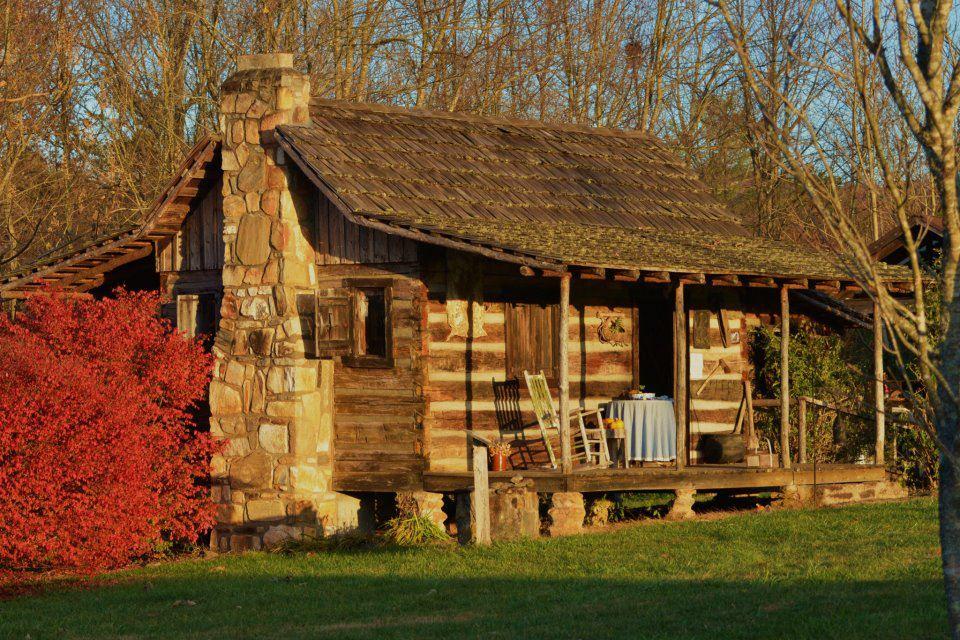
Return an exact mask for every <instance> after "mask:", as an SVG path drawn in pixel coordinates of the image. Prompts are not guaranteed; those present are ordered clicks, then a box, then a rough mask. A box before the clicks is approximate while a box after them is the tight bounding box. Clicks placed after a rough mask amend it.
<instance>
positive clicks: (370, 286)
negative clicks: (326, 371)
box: [315, 280, 393, 367]
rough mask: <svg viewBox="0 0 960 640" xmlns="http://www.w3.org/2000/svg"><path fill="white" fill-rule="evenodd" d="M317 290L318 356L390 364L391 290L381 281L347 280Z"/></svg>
mask: <svg viewBox="0 0 960 640" xmlns="http://www.w3.org/2000/svg"><path fill="white" fill-rule="evenodd" d="M345 284H347V285H348V286H347V287H346V288H343V289H328V290H325V291H320V292H318V294H317V306H316V312H315V318H316V320H315V323H316V345H317V346H316V353H317V356H318V357H321V358H323V357H334V356H341V357H342V358H343V362H344V364H346V365H348V366H354V367H391V366H393V331H392V323H391V317H390V302H391V290H390V285H389V283H386V282H382V281H364V280H350V281H348V282H347V283H345Z"/></svg>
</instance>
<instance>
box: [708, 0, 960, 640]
mask: <svg viewBox="0 0 960 640" xmlns="http://www.w3.org/2000/svg"><path fill="white" fill-rule="evenodd" d="M835 1H836V4H834V5H832V6H831V5H824V6H819V8H821V9H822V10H823V11H824V12H825V13H826V12H828V11H831V10H832V12H831V13H832V16H833V17H834V20H835V21H836V22H837V23H839V24H841V25H843V26H845V27H846V31H847V32H848V33H849V37H848V38H847V39H846V40H845V44H846V46H847V47H849V49H850V52H851V54H852V58H853V60H855V61H857V62H856V63H855V64H852V65H850V66H849V67H848V68H843V67H839V66H836V65H832V64H831V60H829V59H828V58H827V57H826V56H821V57H819V58H818V59H816V60H814V61H812V62H811V64H814V65H816V66H817V67H818V68H820V69H825V70H828V72H829V73H830V74H831V75H833V76H834V77H835V78H837V79H839V80H842V81H845V82H850V83H852V85H853V86H854V87H855V90H856V92H857V94H858V96H859V99H860V104H859V107H860V110H861V112H862V123H863V125H864V126H865V127H866V130H867V133H866V135H867V138H868V140H869V141H870V144H871V149H872V153H873V154H874V155H873V157H872V160H871V161H873V162H875V163H876V166H877V167H878V168H879V173H880V175H879V176H878V179H879V180H880V181H882V182H881V184H882V185H883V189H884V195H885V196H886V197H887V198H889V200H890V201H891V202H892V203H893V210H894V211H893V213H894V217H895V219H896V222H897V224H898V225H899V227H900V230H901V232H902V234H903V236H904V238H905V242H906V247H907V252H908V255H909V267H910V269H911V271H912V279H913V297H912V299H911V300H910V301H909V303H904V302H902V301H900V300H898V299H897V298H895V297H894V296H892V295H891V294H890V293H889V292H888V290H887V288H886V287H885V286H884V284H883V282H882V279H881V277H880V273H879V270H878V269H877V266H876V265H875V264H874V263H873V261H872V260H871V257H870V255H869V252H868V250H867V246H866V241H865V239H864V237H863V235H862V234H861V233H860V232H859V230H858V228H857V224H856V220H855V219H854V218H853V217H852V216H851V212H850V210H849V208H848V207H847V206H846V205H847V203H846V201H845V199H844V198H843V186H844V185H843V183H842V181H841V178H840V176H841V175H842V174H843V169H842V167H841V166H840V165H839V162H838V161H837V159H836V158H835V157H834V156H833V155H832V154H831V153H830V147H831V146H832V145H831V144H830V141H829V140H828V138H829V137H830V136H829V135H825V132H824V129H823V128H822V127H821V126H819V124H820V123H818V122H816V120H815V118H814V117H812V115H811V113H810V111H809V110H808V109H807V107H806V106H805V105H803V104H798V103H796V102H794V101H793V100H791V99H790V97H789V96H786V95H784V94H783V93H782V92H780V93H779V94H778V98H779V99H782V104H783V105H784V108H786V109H787V110H788V111H789V112H790V113H791V115H792V116H793V117H795V118H797V119H798V122H799V123H800V124H801V125H802V132H803V136H802V142H798V137H797V136H796V134H795V132H792V131H787V130H785V129H784V128H782V127H780V126H777V127H775V129H774V131H775V133H776V135H775V136H774V138H773V142H774V143H775V145H776V146H775V148H773V149H771V150H770V151H769V152H768V156H769V157H770V158H771V160H772V161H773V162H776V163H777V164H778V165H780V166H782V167H784V169H785V170H788V171H789V172H790V174H791V175H792V176H793V177H794V179H796V181H797V182H798V184H801V185H802V186H803V188H804V191H805V193H806V195H807V196H808V198H809V200H810V202H811V203H812V205H813V206H814V207H815V208H816V211H817V213H818V214H819V216H820V217H821V219H822V220H823V221H824V222H825V223H826V224H827V228H828V230H829V232H830V235H831V239H832V241H833V242H834V244H835V246H836V248H837V249H838V251H839V252H840V255H841V257H842V258H843V259H844V260H845V261H846V264H847V267H848V268H849V270H850V272H851V273H852V274H853V275H854V276H855V277H856V279H857V280H858V282H860V283H861V285H862V286H863V288H864V290H865V291H867V292H868V293H869V295H870V296H871V298H872V299H873V300H874V303H875V309H876V312H877V313H879V314H880V315H881V317H882V318H883V322H884V326H885V330H886V333H887V335H888V338H889V339H888V345H889V348H890V349H891V351H892V353H893V356H894V358H895V360H896V362H897V363H898V364H899V366H900V368H901V370H902V373H904V375H903V379H904V380H905V381H906V383H907V384H908V385H910V379H911V378H910V376H909V375H906V369H907V361H908V358H910V359H913V360H915V361H916V362H917V364H918V370H919V374H920V375H919V378H920V380H919V382H920V385H921V387H922V389H923V390H924V391H926V393H925V394H921V393H919V391H920V390H919V389H917V388H913V389H912V391H913V392H914V393H915V394H916V395H917V396H918V397H922V398H924V399H926V400H928V401H929V402H930V403H931V404H932V408H933V415H934V418H933V428H934V430H935V431H934V434H933V435H934V436H935V437H936V441H937V443H938V445H939V447H940V452H941V465H940V474H941V475H940V531H941V548H942V558H943V571H944V579H945V584H946V593H947V601H948V611H949V616H950V622H951V628H952V634H953V637H954V638H960V582H958V580H960V487H958V478H960V476H958V471H960V469H958V466H957V465H958V462H960V457H958V454H960V439H958V421H960V406H958V393H960V286H958V284H960V283H958V265H960V212H958V195H957V194H958V182H957V179H958V168H957V164H956V141H955V132H956V126H957V111H958V108H960V59H958V52H957V49H956V46H955V45H956V43H955V42H954V41H953V39H952V34H951V24H950V11H951V9H952V2H949V1H948V2H927V1H923V0H894V2H893V6H892V7H888V6H886V5H885V4H884V3H881V2H880V0H873V2H872V4H871V5H868V6H867V7H865V8H861V7H858V6H854V5H853V4H851V3H849V2H846V1H845V0H835ZM718 6H719V7H720V8H721V10H722V13H723V16H724V19H725V21H726V23H727V25H728V27H729V30H730V34H731V42H732V43H733V45H734V48H735V49H736V51H737V54H738V59H739V61H740V63H741V67H742V70H743V74H744V77H745V78H746V82H747V86H748V87H749V90H750V92H751V93H752V94H753V95H754V96H757V95H762V94H765V93H769V92H776V91H778V88H777V87H776V86H773V85H772V84H771V83H770V82H768V81H767V80H766V78H765V76H764V74H763V73H762V71H761V70H760V69H758V68H757V66H756V65H755V64H754V61H753V58H752V55H751V51H750V37H749V34H748V32H747V31H745V30H744V28H743V22H742V21H741V20H738V18H737V13H736V10H734V9H733V8H732V6H731V3H730V2H729V0H719V2H718ZM864 53H865V54H867V55H866V56H864V55H863V54H864ZM791 55H793V53H792V52H791ZM860 61H863V62H864V63H867V62H869V64H872V65H876V69H877V73H878V74H879V77H880V78H882V81H883V85H884V87H885V88H886V94H887V96H888V99H889V101H890V104H892V105H893V107H894V108H895V109H896V112H897V114H898V115H899V118H900V119H901V121H902V122H903V123H904V125H905V129H906V130H907V131H908V132H909V133H910V135H911V136H912V141H913V142H914V143H915V144H916V145H917V146H918V148H919V149H920V150H921V151H922V154H923V158H924V160H925V165H926V178H927V179H928V180H929V181H930V183H931V184H932V185H933V187H934V192H935V195H936V198H935V200H934V206H935V209H934V211H935V212H936V214H937V215H939V216H940V217H941V218H942V219H943V222H944V225H945V228H946V237H945V242H944V251H943V256H942V260H941V264H940V267H939V272H938V273H937V274H936V278H937V283H936V284H937V288H938V289H939V290H940V292H941V294H942V296H943V302H942V313H941V319H940V321H941V326H931V325H930V323H929V319H928V317H927V313H926V308H927V305H926V302H927V301H926V300H925V286H926V283H925V282H924V270H923V266H922V264H921V259H920V255H919V251H918V246H917V239H916V238H915V237H914V235H913V233H912V231H911V221H910V216H909V206H908V205H909V201H910V195H909V192H908V190H907V189H905V187H904V185H905V180H904V176H902V175H899V174H898V173H897V168H898V167H897V165H896V164H895V163H894V162H893V161H892V158H891V149H890V148H889V147H888V146H886V145H883V144H879V142H880V141H882V140H885V139H886V136H885V132H884V131H883V129H882V123H881V115H880V110H879V109H877V105H876V100H875V95H876V94H875V93H873V92H872V89H873V84H872V83H871V82H870V73H869V71H868V70H867V69H866V65H865V64H861V63H860ZM765 117H766V115H765ZM938 334H939V335H942V336H943V341H942V344H939V343H938V342H937V341H936V339H935V337H936V336H937V335H938Z"/></svg>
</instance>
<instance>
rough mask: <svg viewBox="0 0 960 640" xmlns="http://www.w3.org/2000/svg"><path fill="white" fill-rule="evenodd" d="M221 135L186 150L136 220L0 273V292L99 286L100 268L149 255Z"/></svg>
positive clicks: (171, 229) (210, 163) (173, 227)
mask: <svg viewBox="0 0 960 640" xmlns="http://www.w3.org/2000/svg"><path fill="white" fill-rule="evenodd" d="M219 152H220V141H219V138H217V137H215V136H209V135H208V136H204V137H203V138H202V139H201V140H200V141H199V142H197V144H196V145H194V147H193V148H192V149H191V150H190V151H189V153H187V156H186V158H184V161H183V163H182V164H181V165H180V167H179V168H178V170H177V172H176V173H175V174H174V177H173V178H172V179H171V180H170V182H169V183H168V184H167V186H166V188H165V189H164V190H163V192H162V193H161V194H160V196H158V197H157V199H156V200H155V202H154V204H153V206H152V207H151V208H150V210H149V212H148V213H147V215H146V217H145V219H144V222H143V223H142V224H140V225H139V226H135V227H129V228H126V229H123V230H121V231H119V232H117V233H114V234H111V235H108V236H104V237H102V238H99V239H97V240H95V241H94V242H92V243H90V244H87V245H86V246H83V247H81V248H79V249H75V250H72V251H68V252H65V253H58V254H55V255H51V256H48V257H46V258H44V259H43V260H41V261H39V262H37V263H34V264H33V265H31V266H30V267H28V268H27V269H25V270H23V271H20V272H18V273H14V274H11V275H7V276H6V277H4V278H2V279H0V297H4V298H19V297H24V296H28V295H30V294H32V293H33V292H35V291H38V290H39V289H40V288H41V287H42V286H44V285H53V286H57V287H60V288H63V289H65V290H70V291H74V292H85V291H88V290H90V289H93V288H94V287H96V286H98V285H99V284H100V283H101V282H102V280H103V274H105V273H107V272H108V271H111V270H113V269H116V268H118V267H121V266H123V265H125V264H127V263H130V262H133V261H134V260H138V259H140V258H144V257H147V256H149V255H151V254H152V253H153V251H154V248H155V246H156V245H157V244H158V243H161V242H163V241H165V240H167V239H169V238H171V237H173V236H174V235H175V234H176V233H177V230H178V229H180V226H181V225H182V224H183V220H184V218H185V217H186V215H187V214H188V213H189V212H190V202H191V200H192V199H193V198H194V197H195V196H196V195H197V194H198V192H199V189H200V187H201V184H202V183H203V182H204V180H206V179H207V177H208V175H209V172H210V170H211V169H212V168H214V167H216V168H217V169H218V170H219V160H218V158H217V156H218V154H219Z"/></svg>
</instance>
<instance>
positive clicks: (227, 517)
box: [210, 53, 341, 551]
mask: <svg viewBox="0 0 960 640" xmlns="http://www.w3.org/2000/svg"><path fill="white" fill-rule="evenodd" d="M309 98H310V81H309V79H308V78H307V76H306V75H304V74H303V73H300V72H299V71H296V70H295V69H294V68H293V56H292V55H290V54H284V53H280V54H267V55H251V56H243V57H241V59H240V61H239V64H238V68H237V71H236V72H235V73H234V74H233V75H231V76H230V77H229V78H228V79H227V80H226V81H225V82H224V83H223V86H222V87H221V102H220V134H221V137H222V141H223V143H222V168H223V239H224V243H225V252H224V253H225V257H224V262H225V264H224V268H223V304H222V307H221V319H220V325H219V327H218V331H217V337H216V340H215V343H214V356H215V358H216V361H215V362H216V364H215V367H214V375H213V381H212V382H211V384H210V410H211V430H212V432H213V434H214V435H215V436H216V437H218V438H221V439H222V440H223V441H224V449H223V452H222V454H221V455H218V456H215V458H214V461H213V477H214V487H213V496H214V499H215V500H216V502H217V503H218V513H217V518H218V524H217V527H216V529H215V531H214V534H213V537H212V540H211V545H212V546H213V548H214V549H219V550H221V551H227V550H244V549H251V548H253V549H256V548H260V546H261V545H264V544H267V545H269V544H271V543H273V542H277V541H279V540H281V539H282V538H284V537H287V536H298V535H300V534H303V533H306V534H308V535H316V534H319V533H321V529H323V528H328V529H329V528H333V527H337V526H339V525H340V524H341V523H339V522H337V515H336V514H337V501H338V499H337V496H336V494H334V493H333V492H332V491H331V489H330V478H331V468H332V462H331V456H332V451H331V448H330V447H331V444H330V442H331V437H332V436H331V434H332V413H333V409H332V376H333V371H332V364H331V362H330V361H329V360H325V361H319V360H316V359H312V358H307V356H306V353H305V352H306V347H307V345H306V344H305V342H304V338H303V335H302V330H301V321H300V315H299V313H298V302H299V303H300V306H301V310H303V309H308V308H310V302H311V301H312V296H313V295H314V289H315V288H316V287H315V285H316V271H315V266H314V264H315V260H314V249H313V247H312V246H311V243H310V241H309V237H310V236H309V233H307V229H309V225H311V224H312V216H313V212H314V210H315V204H316V203H315V195H314V194H315V190H314V189H313V187H312V186H311V185H308V184H306V181H305V179H304V178H303V177H302V176H301V175H300V173H299V171H298V170H297V168H296V167H295V166H292V165H291V164H289V159H287V158H285V157H284V154H283V153H282V152H281V151H280V150H279V149H278V147H277V144H276V140H275V135H274V132H275V129H276V127H278V126H280V125H283V124H306V123H309V121H310V111H309V104H308V103H309Z"/></svg>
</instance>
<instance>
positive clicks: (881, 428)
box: [873, 302, 887, 464]
mask: <svg viewBox="0 0 960 640" xmlns="http://www.w3.org/2000/svg"><path fill="white" fill-rule="evenodd" d="M883 393H884V392H883V319H882V318H881V317H880V305H879V304H877V303H876V302H874V303H873V401H874V405H875V410H876V413H875V417H876V421H877V453H876V459H875V462H876V464H883V463H884V452H883V449H884V447H883V445H884V441H885V440H886V435H887V434H886V430H887V424H886V412H885V407H884V397H883Z"/></svg>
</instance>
